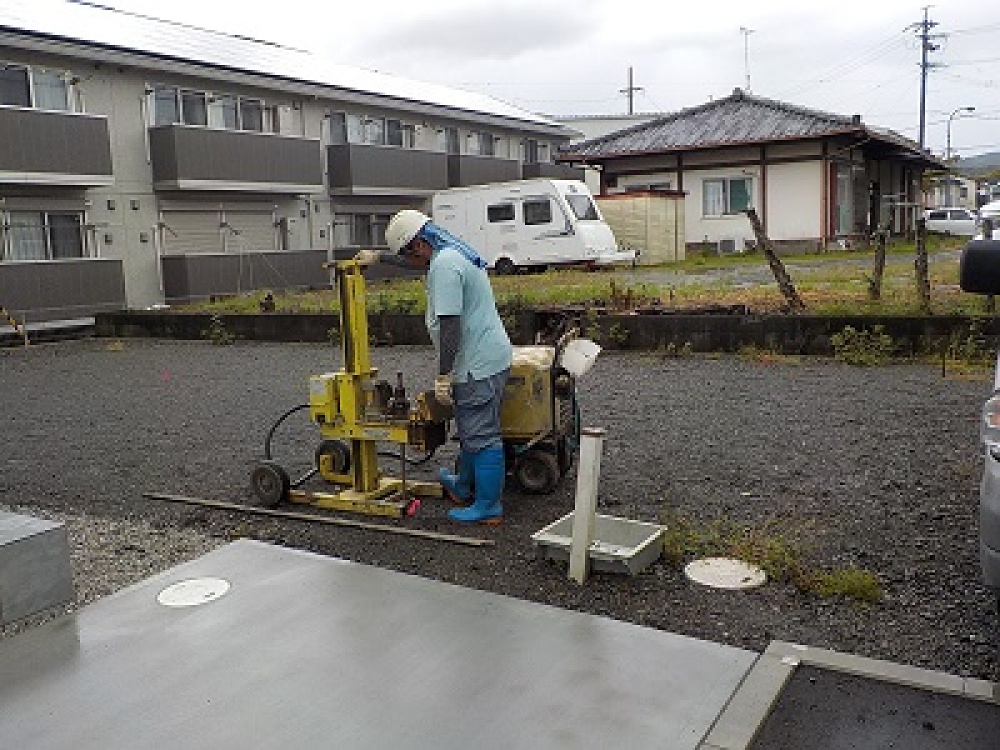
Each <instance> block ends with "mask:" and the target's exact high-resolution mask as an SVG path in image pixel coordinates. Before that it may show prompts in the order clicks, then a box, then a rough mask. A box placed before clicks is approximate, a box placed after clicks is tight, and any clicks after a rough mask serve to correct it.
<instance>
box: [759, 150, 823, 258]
mask: <svg viewBox="0 0 1000 750" xmlns="http://www.w3.org/2000/svg"><path fill="white" fill-rule="evenodd" d="M765 200H766V204H765V207H764V212H763V216H764V219H765V220H766V228H767V234H768V237H770V238H771V239H772V240H800V239H802V238H803V237H819V236H820V235H821V234H822V232H821V228H822V225H823V219H822V205H823V170H822V163H821V162H818V161H807V162H793V163H790V164H772V165H769V166H768V167H767V196H766V198H765ZM757 205H758V206H760V203H759V202H757ZM758 213H761V211H760V208H758Z"/></svg>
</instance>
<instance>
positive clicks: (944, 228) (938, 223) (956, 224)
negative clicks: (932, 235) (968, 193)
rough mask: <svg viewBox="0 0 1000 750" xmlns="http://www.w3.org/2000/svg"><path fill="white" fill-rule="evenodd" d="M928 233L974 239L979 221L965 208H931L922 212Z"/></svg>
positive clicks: (974, 214) (972, 212)
mask: <svg viewBox="0 0 1000 750" xmlns="http://www.w3.org/2000/svg"><path fill="white" fill-rule="evenodd" d="M924 220H925V221H926V222H927V231H928V232H940V233H941V234H955V235H960V236H962V237H975V236H976V232H977V231H978V224H979V219H978V217H977V216H976V213H975V211H970V210H969V209H967V208H931V209H928V210H927V211H925V212H924Z"/></svg>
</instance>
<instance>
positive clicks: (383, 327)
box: [95, 311, 1000, 355]
mask: <svg viewBox="0 0 1000 750" xmlns="http://www.w3.org/2000/svg"><path fill="white" fill-rule="evenodd" d="M556 315H557V314H556V313H549V312H533V311H522V312H520V313H518V314H517V316H516V317H515V318H514V319H513V320H512V319H508V321H507V322H508V325H509V326H510V327H511V328H512V329H513V330H512V331H511V336H512V338H513V339H514V340H515V342H516V343H522V344H525V343H530V342H532V341H533V340H534V338H535V334H536V332H537V331H539V330H543V329H545V328H546V327H548V326H549V325H550V324H551V322H552V319H553V317H554V316H556ZM212 317H213V316H211V315H208V314H203V313H163V312H146V311H142V312H120V313H107V314H102V315H98V316H97V319H96V329H95V330H96V334H97V335H98V336H105V337H130V336H134V337H156V338H179V339H205V338H209V335H208V332H209V330H210V327H211V325H212ZM217 317H218V319H219V322H220V324H221V325H222V326H223V327H224V328H225V331H226V332H228V333H230V334H232V335H234V336H235V337H236V338H238V339H248V340H259V341H336V340H337V339H336V338H335V335H336V330H337V328H338V327H339V320H338V318H337V316H336V315H334V314H285V313H269V314H254V315H219V316H217ZM579 324H580V327H581V329H582V330H583V332H584V335H587V336H589V337H590V338H594V339H595V340H597V341H599V342H600V343H601V345H602V346H604V347H605V348H608V349H631V350H647V351H657V350H666V349H669V348H671V347H673V348H681V347H684V346H685V345H689V346H690V348H691V350H692V351H695V352H736V351H739V350H740V349H741V348H743V347H748V346H755V347H757V348H759V349H763V350H767V351H773V352H780V353H784V354H832V353H833V347H832V345H831V342H830V338H831V336H833V335H834V334H836V333H838V332H840V331H842V330H843V329H844V328H845V327H846V326H853V327H854V328H855V329H859V330H860V329H867V330H872V329H873V328H874V327H875V326H877V325H880V326H883V328H884V329H885V333H887V334H888V335H889V336H891V337H892V340H893V342H894V344H895V345H896V347H897V352H898V353H899V354H904V355H909V354H917V353H930V352H938V351H941V350H942V349H943V348H944V347H945V346H947V343H948V341H949V340H950V339H951V338H952V337H955V338H958V339H965V338H967V337H968V336H969V335H970V333H971V331H972V325H973V320H972V319H971V318H968V317H964V316H940V317H926V318H925V317H916V316H915V317H881V318H875V317H853V316H841V317H822V316H811V315H766V316H757V315H672V314H671V315H599V316H596V317H590V318H587V319H581V320H580V321H579ZM368 328H369V333H370V335H371V337H372V339H373V340H374V342H375V343H378V344H396V345H402V344H429V343H430V339H429V338H428V337H427V332H426V330H425V328H424V320H423V316H422V315H402V314H382V315H380V314H376V315H372V316H370V317H369V321H368ZM982 332H983V333H984V334H986V335H987V336H989V337H991V338H992V337H997V336H1000V318H989V319H986V320H985V321H983V327H982Z"/></svg>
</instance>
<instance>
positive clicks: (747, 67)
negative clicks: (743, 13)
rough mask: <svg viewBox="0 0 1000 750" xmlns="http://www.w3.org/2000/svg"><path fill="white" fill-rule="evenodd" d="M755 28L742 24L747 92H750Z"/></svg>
mask: <svg viewBox="0 0 1000 750" xmlns="http://www.w3.org/2000/svg"><path fill="white" fill-rule="evenodd" d="M753 32H754V30H753V29H748V28H747V27H746V26H740V33H741V34H742V35H743V73H744V74H745V75H746V81H747V83H746V89H745V90H746V92H747V93H748V94H749V93H750V35H751V34H752V33H753Z"/></svg>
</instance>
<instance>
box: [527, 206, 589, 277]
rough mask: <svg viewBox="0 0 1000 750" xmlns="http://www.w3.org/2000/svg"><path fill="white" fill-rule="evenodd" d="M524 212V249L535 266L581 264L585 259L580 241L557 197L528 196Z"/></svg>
mask: <svg viewBox="0 0 1000 750" xmlns="http://www.w3.org/2000/svg"><path fill="white" fill-rule="evenodd" d="M521 208H522V220H523V223H524V228H523V230H522V232H523V234H524V236H525V238H526V243H525V245H526V247H527V248H530V249H529V250H528V254H529V256H530V257H531V260H532V261H533V262H534V263H537V264H546V265H547V264H557V263H579V262H580V261H582V260H583V259H584V258H583V247H582V244H581V240H580V237H579V236H578V235H577V234H576V232H575V231H574V229H573V223H572V222H571V221H570V218H569V216H567V214H566V212H565V211H564V210H563V207H562V204H561V203H560V202H559V201H558V200H557V199H556V197H555V196H553V195H533V196H526V197H525V198H524V200H523V201H522V203H521Z"/></svg>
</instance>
